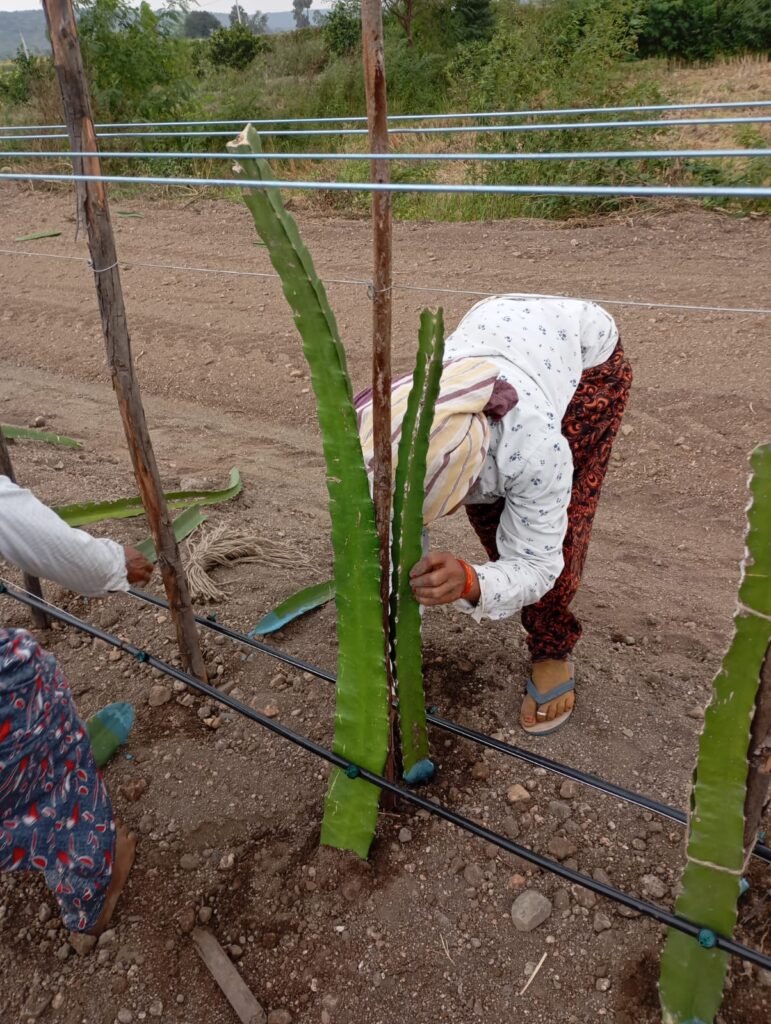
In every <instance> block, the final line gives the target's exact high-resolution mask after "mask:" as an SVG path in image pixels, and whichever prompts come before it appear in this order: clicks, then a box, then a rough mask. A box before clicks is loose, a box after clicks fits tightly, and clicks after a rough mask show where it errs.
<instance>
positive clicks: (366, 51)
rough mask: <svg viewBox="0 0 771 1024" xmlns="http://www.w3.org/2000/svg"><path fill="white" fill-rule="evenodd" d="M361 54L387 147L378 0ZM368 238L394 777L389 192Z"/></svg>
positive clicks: (375, 128)
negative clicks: (371, 252)
mask: <svg viewBox="0 0 771 1024" xmlns="http://www.w3.org/2000/svg"><path fill="white" fill-rule="evenodd" d="M361 33H362V53H363V58H364V86H365V90H366V94H367V126H368V129H369V145H370V150H371V152H372V153H381V154H385V153H387V152H388V100H387V95H386V75H385V56H384V52H383V11H382V6H381V2H380V0H362V4H361ZM370 170H371V180H372V181H376V182H383V183H386V182H388V181H389V180H390V179H389V174H390V172H389V164H388V160H386V159H380V160H377V159H376V160H372V161H371V165H370ZM372 237H373V249H374V270H373V295H372V434H373V455H374V458H373V464H374V465H373V469H374V473H373V476H374V479H373V488H372V491H373V498H374V502H375V521H376V523H377V532H378V539H379V541H380V598H381V601H382V603H383V623H384V628H385V636H386V650H385V658H386V671H387V674H388V688H389V692H390V695H391V701H390V715H391V720H390V725H391V735H390V742H389V745H388V746H389V754H388V760H387V763H386V768H385V775H386V778H387V779H389V780H391V781H393V780H394V779H395V778H396V762H395V756H396V727H397V721H396V709H395V696H396V693H395V685H394V680H393V672H392V668H391V644H390V636H389V634H390V628H389V625H390V614H389V606H390V598H391V504H392V495H393V481H392V475H391V286H392V278H391V250H392V244H391V238H392V223H391V196H390V193H387V192H375V193H373V196H372Z"/></svg>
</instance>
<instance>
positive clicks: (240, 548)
mask: <svg viewBox="0 0 771 1024" xmlns="http://www.w3.org/2000/svg"><path fill="white" fill-rule="evenodd" d="M236 562H241V563H253V564H259V565H264V566H267V567H269V568H272V569H289V568H292V567H294V566H298V565H300V566H302V565H308V564H309V560H308V558H307V557H306V556H305V555H303V554H302V552H300V551H298V550H297V549H296V548H291V547H289V545H287V544H284V543H282V542H281V541H276V540H271V539H270V538H265V537H257V536H256V535H255V534H253V533H247V532H245V531H242V530H238V529H236V530H233V529H232V528H231V527H230V526H228V525H227V524H224V523H223V524H222V525H220V526H215V527H214V528H213V529H211V530H209V531H208V532H207V533H205V534H204V535H203V536H202V537H201V539H200V540H199V541H198V542H197V543H193V542H189V543H188V552H187V557H186V559H185V572H186V573H187V580H188V585H189V587H190V595H191V597H192V598H193V600H194V601H222V600H223V599H224V598H225V597H227V591H225V590H223V589H222V587H220V586H218V585H217V584H216V583H215V582H214V580H213V579H212V578H211V576H210V575H209V574H210V573H211V572H212V571H213V570H214V569H218V568H222V567H223V566H226V565H233V564H234V563H236Z"/></svg>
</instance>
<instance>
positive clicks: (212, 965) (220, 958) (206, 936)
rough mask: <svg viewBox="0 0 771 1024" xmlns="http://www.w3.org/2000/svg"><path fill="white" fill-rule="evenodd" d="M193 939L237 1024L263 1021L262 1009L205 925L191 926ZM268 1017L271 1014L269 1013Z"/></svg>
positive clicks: (260, 1022) (256, 1023)
mask: <svg viewBox="0 0 771 1024" xmlns="http://www.w3.org/2000/svg"><path fill="white" fill-rule="evenodd" d="M193 942H194V944H195V948H196V949H197V950H198V955H199V956H200V957H201V959H202V960H203V962H204V963H205V964H206V968H207V970H208V971H209V973H210V974H211V976H212V977H213V978H214V980H215V981H216V982H217V984H218V985H219V987H220V988H221V989H222V992H223V994H224V996H225V998H226V999H227V1001H228V1002H229V1003H230V1005H231V1006H232V1008H233V1011H234V1012H235V1014H236V1016H237V1017H238V1019H239V1020H240V1021H241V1024H265V1022H266V1021H267V1019H268V1018H267V1017H266V1016H265V1011H264V1010H263V1008H262V1007H261V1006H260V1004H259V1003H258V1002H257V1000H256V999H255V998H254V995H253V994H252V992H251V991H250V990H249V988H248V987H247V985H246V982H245V981H244V979H243V978H242V977H241V975H240V974H239V973H238V969H237V968H236V967H235V966H234V964H233V962H232V961H231V960H230V958H229V957H228V955H227V953H226V952H225V950H224V949H223V948H222V946H220V944H219V942H217V940H216V939H215V938H214V936H213V935H212V933H211V932H210V931H209V929H208V928H194V929H193ZM271 1016H272V1014H271Z"/></svg>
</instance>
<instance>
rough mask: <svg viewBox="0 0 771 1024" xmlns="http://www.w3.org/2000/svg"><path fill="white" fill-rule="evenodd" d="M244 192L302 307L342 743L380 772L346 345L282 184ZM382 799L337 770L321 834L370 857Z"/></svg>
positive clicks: (372, 622) (365, 527)
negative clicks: (322, 476) (327, 530)
mask: <svg viewBox="0 0 771 1024" xmlns="http://www.w3.org/2000/svg"><path fill="white" fill-rule="evenodd" d="M228 149H229V151H230V152H231V153H232V154H233V156H234V157H235V158H236V159H238V155H239V153H261V146H260V140H259V136H258V135H257V133H256V132H255V130H254V128H252V126H251V125H249V126H247V128H246V129H245V131H243V132H242V133H241V135H240V136H239V137H238V138H237V139H236V140H235V141H233V142H230V143H228ZM234 173H235V175H236V176H237V177H239V176H242V175H244V171H243V168H242V167H240V166H239V165H236V167H235V168H234ZM249 177H250V178H255V179H256V178H260V179H262V180H263V181H264V180H270V179H272V177H273V175H272V172H271V169H270V166H269V165H268V163H267V162H266V161H265V160H264V159H262V158H258V159H255V160H250V161H249ZM243 198H244V201H245V203H246V205H247V206H248V207H249V210H250V211H251V214H252V217H253V219H254V223H255V227H256V228H257V233H258V234H259V236H260V238H261V239H262V241H263V242H265V243H266V246H267V249H268V254H269V256H270V259H271V263H272V264H273V267H274V268H275V270H276V272H277V273H278V275H279V277H280V278H281V281H282V285H283V289H284V295H285V296H286V299H287V302H288V303H289V305H290V307H291V309H292V312H293V313H294V319H295V323H296V324H297V329H298V331H299V332H300V336H301V337H302V341H303V350H304V352H305V357H306V359H307V361H308V364H309V366H310V370H311V383H312V386H313V390H314V393H315V396H316V403H317V412H318V418H319V424H320V426H321V436H322V444H323V449H324V459H325V462H326V469H327V490H328V492H329V511H330V518H331V520H332V548H333V551H334V567H335V580H336V584H337V589H336V604H337V636H338V672H337V687H336V702H337V705H336V718H335V739H334V744H333V746H334V750H335V753H337V754H339V755H340V756H342V757H344V758H346V759H347V760H349V761H350V762H352V763H353V764H354V765H357V766H359V767H364V768H367V769H369V770H370V771H372V772H377V773H381V772H382V771H383V768H384V766H385V762H386V757H387V753H388V734H389V721H388V683H387V678H386V666H385V631H384V624H383V611H382V605H381V602H380V561H379V548H378V538H377V532H376V529H375V511H374V506H373V504H372V498H371V497H370V493H369V483H368V480H367V473H366V470H365V467H364V459H363V456H362V451H361V442H360V441H359V434H358V429H357V423H356V413H355V410H354V407H353V391H352V388H351V382H350V379H349V376H348V371H347V367H346V359H345V351H344V349H343V346H342V342H341V341H340V336H339V334H338V330H337V324H336V322H335V318H334V315H333V313H332V310H331V308H330V306H329V302H328V300H327V296H326V292H325V291H324V286H323V285H322V283H321V281H320V280H319V277H318V275H317V273H316V271H315V268H314V266H313V261H312V260H311V257H310V254H309V253H308V250H307V249H306V248H305V246H304V245H303V243H302V240H301V239H300V234H299V232H298V230H297V225H296V224H295V222H294V220H293V218H292V217H291V216H290V214H289V213H288V212H287V211H286V209H285V207H284V205H283V203H282V201H281V196H280V194H279V192H278V190H277V189H245V190H244V192H243ZM352 774H355V772H354V773H352ZM379 802H380V792H379V790H378V789H377V788H376V787H375V786H373V785H372V784H371V783H368V782H365V781H364V780H363V779H360V778H355V777H354V778H351V777H349V776H348V775H346V773H345V772H344V771H341V770H340V769H337V768H335V769H333V771H332V775H331V778H330V785H329V790H328V793H327V800H326V807H325V812H324V822H323V825H322V831H321V841H322V842H323V843H325V844H326V845H328V846H334V847H338V848H341V849H346V850H353V851H354V852H355V853H357V854H358V855H359V856H361V857H366V856H367V854H368V852H369V848H370V845H371V843H372V839H373V837H374V833H375V828H376V826H377V814H378V805H379Z"/></svg>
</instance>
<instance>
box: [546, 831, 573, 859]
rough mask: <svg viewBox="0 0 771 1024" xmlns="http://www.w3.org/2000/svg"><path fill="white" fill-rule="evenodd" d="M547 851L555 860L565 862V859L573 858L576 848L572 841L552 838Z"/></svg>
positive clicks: (558, 837) (557, 837)
mask: <svg viewBox="0 0 771 1024" xmlns="http://www.w3.org/2000/svg"><path fill="white" fill-rule="evenodd" d="M548 850H549V853H550V854H551V855H552V857H556V858H557V860H565V858H566V857H572V856H573V854H574V853H575V852H576V850H577V847H576V844H575V843H574V842H573V840H572V839H567V838H566V837H565V836H552V837H551V839H550V840H549V845H548Z"/></svg>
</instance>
